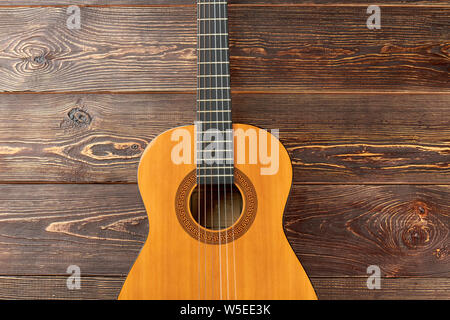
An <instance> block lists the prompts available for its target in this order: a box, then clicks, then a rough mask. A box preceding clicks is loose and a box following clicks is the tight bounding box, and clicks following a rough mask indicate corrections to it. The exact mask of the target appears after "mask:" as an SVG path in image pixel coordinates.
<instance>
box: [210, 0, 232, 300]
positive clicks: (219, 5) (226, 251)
mask: <svg viewBox="0 0 450 320" xmlns="http://www.w3.org/2000/svg"><path fill="white" fill-rule="evenodd" d="M214 2H215V0H214ZM218 12H219V17H218V18H219V19H218V24H219V30H218V34H223V33H222V21H224V20H223V19H224V18H225V13H226V12H225V10H223V14H221V13H222V5H221V4H220V3H219V4H218ZM224 31H225V32H226V30H224ZM219 40H220V41H219V42H220V43H219V44H218V46H217V45H216V48H225V45H226V38H225V44H224V46H223V47H222V40H223V39H222V38H220V37H219ZM217 51H219V55H220V62H223V61H226V60H223V51H225V50H214V52H216V53H217ZM225 58H226V56H225ZM223 68H224V64H221V65H220V74H219V75H218V77H216V84H217V82H218V81H217V79H218V78H220V87H221V88H222V89H221V95H220V98H219V99H221V102H222V103H221V113H220V114H221V118H222V129H224V130H223V132H222V134H224V131H225V130H227V129H228V128H227V126H226V125H225V119H224V118H225V116H224V112H223V111H224V104H225V101H224V100H223V99H224V90H225V92H227V89H223V88H227V87H228V85H224V78H225V77H223V75H224V73H223ZM226 69H227V67H226V65H225V70H226ZM225 132H227V131H225ZM226 140H227V138H226V135H225V136H224V138H223V139H222V141H225V142H221V144H225V146H224V147H223V148H221V149H222V150H225V151H222V152H221V153H223V152H225V155H224V157H223V159H228V156H229V155H228V146H227V142H226ZM222 161H223V162H224V165H223V173H224V176H223V180H224V181H223V182H224V183H223V189H224V197H223V203H224V209H225V210H224V216H225V220H224V221H225V225H226V226H228V217H227V216H228V214H227V211H228V209H227V177H228V176H227V175H226V169H225V166H226V164H227V160H222ZM219 176H220V169H219ZM231 191H232V190H231ZM232 218H233V217H232ZM226 235H227V232H225V236H226ZM225 257H226V262H225V267H226V285H227V300H230V281H229V273H228V269H229V268H228V262H229V258H228V242H227V241H226V242H225Z"/></svg>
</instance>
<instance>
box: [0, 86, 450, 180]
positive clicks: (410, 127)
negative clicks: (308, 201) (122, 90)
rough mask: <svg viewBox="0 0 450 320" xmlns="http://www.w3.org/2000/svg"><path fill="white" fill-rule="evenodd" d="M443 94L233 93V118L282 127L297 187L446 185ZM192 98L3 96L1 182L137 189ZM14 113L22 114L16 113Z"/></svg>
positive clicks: (188, 113)
mask: <svg viewBox="0 0 450 320" xmlns="http://www.w3.org/2000/svg"><path fill="white" fill-rule="evenodd" d="M449 103H450V95H418V94H408V95H403V94H400V95H399V94H384V95H377V94H276V95H271V94H263V95H261V94H234V95H233V120H234V122H236V123H247V122H250V124H252V125H256V126H259V127H261V128H266V129H279V130H280V139H281V141H282V142H283V144H285V146H286V147H287V149H288V151H289V153H290V156H291V158H292V160H293V164H294V182H295V183H330V182H332V183H421V184H423V183H424V184H431V183H438V184H439V183H441V184H448V183H450V167H449V164H450V151H449V143H450V140H449V138H448V137H449V136H450V135H449V134H450V131H449V130H450V129H449V125H448V124H449V123H448V119H450V109H449V108H448V106H449ZM194 109H195V95H193V94H125V95H124V94H118V95H98V94H92V95H89V94H48V95H47V94H46V95H37V96H36V95H30V94H20V95H0V110H1V112H0V122H1V123H2V126H1V127H0V181H3V182H8V181H9V182H21V181H22V182H29V181H35V182H40V181H45V182H83V183H86V182H136V170H137V164H138V162H139V158H140V156H141V155H142V152H143V150H144V148H145V147H146V145H147V144H148V143H149V142H150V141H151V140H152V139H153V138H154V137H155V136H157V135H158V134H160V133H161V132H163V131H165V130H167V129H169V128H173V127H176V126H180V125H184V124H189V123H193V121H194V114H195V112H194ZM18 110H20V112H18Z"/></svg>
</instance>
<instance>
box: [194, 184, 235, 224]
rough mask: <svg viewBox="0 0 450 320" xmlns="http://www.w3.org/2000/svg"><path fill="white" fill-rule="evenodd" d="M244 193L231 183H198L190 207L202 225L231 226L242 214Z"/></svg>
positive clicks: (195, 218) (196, 219)
mask: <svg viewBox="0 0 450 320" xmlns="http://www.w3.org/2000/svg"><path fill="white" fill-rule="evenodd" d="M242 207H243V200H242V194H241V192H240V190H239V188H238V187H236V186H235V185H234V184H233V187H231V185H223V184H222V185H211V184H203V185H197V186H196V187H195V189H194V190H193V192H192V194H191V199H190V204H189V208H190V211H191V215H192V217H193V218H194V220H195V221H196V222H197V223H198V224H200V225H201V226H202V227H204V228H207V229H211V230H222V229H226V228H229V227H231V226H232V225H233V224H234V223H235V222H236V221H237V220H238V219H239V217H240V216H241V214H242Z"/></svg>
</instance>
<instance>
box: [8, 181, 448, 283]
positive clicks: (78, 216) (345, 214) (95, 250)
mask: <svg viewBox="0 0 450 320" xmlns="http://www.w3.org/2000/svg"><path fill="white" fill-rule="evenodd" d="M449 196H450V186H417V185H408V186H364V185H352V186H342V185H335V186H317V185H309V186H294V187H293V189H292V190H291V195H290V198H289V201H288V206H287V208H286V212H285V221H284V225H285V228H286V234H287V237H288V239H289V241H290V243H291V245H292V247H293V249H294V251H295V252H296V253H297V255H298V257H299V258H300V260H301V261H302V263H303V265H304V267H305V269H306V270H307V271H308V274H309V275H310V276H323V277H329V276H331V275H332V276H364V275H365V274H366V269H367V267H368V266H369V265H374V264H375V265H378V266H379V267H380V268H381V271H382V275H383V276H388V277H411V276H414V277H445V276H449V275H450V268H449V265H450V254H449V253H450V251H449V250H450V236H449V235H450V204H449V202H448V198H449ZM147 230H148V221H147V216H146V213H145V210H144V207H143V205H142V203H141V200H140V195H139V194H138V190H137V186H136V185H135V184H129V185H127V184H109V185H108V184H106V185H105V184H92V185H81V184H63V185H57V184H26V185H10V184H8V185H0V252H2V256H1V257H2V258H1V259H0V270H1V272H2V274H3V275H19V274H21V275H48V274H60V275H61V274H65V272H66V268H67V267H68V266H69V265H73V264H74V265H78V266H80V268H81V269H82V270H83V272H84V273H86V274H93V275H111V274H115V275H125V274H126V273H127V272H128V270H129V268H130V267H131V264H132V262H133V261H134V259H135V258H136V256H137V254H138V252H139V250H140V248H141V247H142V245H143V242H144V241H145V239H146V236H147Z"/></svg>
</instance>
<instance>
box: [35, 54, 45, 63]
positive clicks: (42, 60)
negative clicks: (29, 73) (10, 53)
mask: <svg viewBox="0 0 450 320" xmlns="http://www.w3.org/2000/svg"><path fill="white" fill-rule="evenodd" d="M33 61H34V62H35V63H38V64H44V63H45V62H46V61H47V59H46V58H45V57H44V56H42V55H41V56H36V57H34V59H33Z"/></svg>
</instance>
